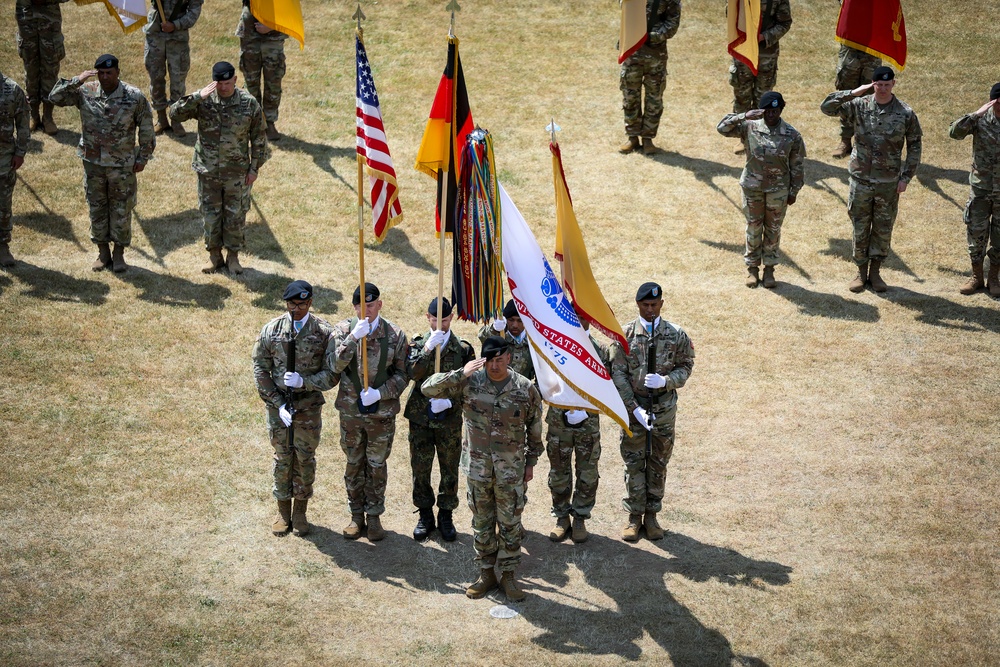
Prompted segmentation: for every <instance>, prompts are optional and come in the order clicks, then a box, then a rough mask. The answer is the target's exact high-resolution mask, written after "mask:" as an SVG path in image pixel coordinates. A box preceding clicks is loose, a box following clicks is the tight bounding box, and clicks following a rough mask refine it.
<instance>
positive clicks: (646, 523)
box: [642, 512, 663, 540]
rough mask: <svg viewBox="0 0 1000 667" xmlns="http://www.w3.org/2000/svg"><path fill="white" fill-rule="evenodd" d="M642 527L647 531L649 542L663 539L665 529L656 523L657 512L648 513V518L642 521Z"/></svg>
mask: <svg viewBox="0 0 1000 667" xmlns="http://www.w3.org/2000/svg"><path fill="white" fill-rule="evenodd" d="M642 525H643V527H644V528H645V529H646V539H647V540H662V539H663V529H662V528H660V524H659V523H657V521H656V512H646V516H645V517H643V519H642Z"/></svg>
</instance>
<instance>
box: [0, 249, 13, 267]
mask: <svg viewBox="0 0 1000 667" xmlns="http://www.w3.org/2000/svg"><path fill="white" fill-rule="evenodd" d="M15 264H17V262H15V261H14V255H12V254H10V244H7V243H0V266H2V267H4V268H7V269H9V268H10V267H12V266H14V265H15Z"/></svg>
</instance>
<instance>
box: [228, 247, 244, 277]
mask: <svg viewBox="0 0 1000 667" xmlns="http://www.w3.org/2000/svg"><path fill="white" fill-rule="evenodd" d="M226 268H227V269H229V273H231V274H233V275H234V276H238V275H240V274H241V273H243V266H242V265H241V264H240V251H239V250H227V251H226Z"/></svg>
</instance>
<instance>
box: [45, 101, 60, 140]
mask: <svg viewBox="0 0 1000 667" xmlns="http://www.w3.org/2000/svg"><path fill="white" fill-rule="evenodd" d="M42 128H43V129H44V130H45V134H47V135H49V136H50V137H52V136H55V134H56V133H57V132H58V131H59V128H58V127H56V121H55V120H54V119H53V118H52V102H42Z"/></svg>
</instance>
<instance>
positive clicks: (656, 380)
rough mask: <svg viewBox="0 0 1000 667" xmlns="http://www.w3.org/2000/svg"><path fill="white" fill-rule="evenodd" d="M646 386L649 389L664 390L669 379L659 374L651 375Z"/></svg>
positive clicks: (647, 377) (647, 378) (648, 376)
mask: <svg viewBox="0 0 1000 667" xmlns="http://www.w3.org/2000/svg"><path fill="white" fill-rule="evenodd" d="M645 384H646V388H647V389H663V388H664V387H666V386H667V378H666V377H664V376H662V375H660V374H659V373H649V374H648V375H646V383H645Z"/></svg>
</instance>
